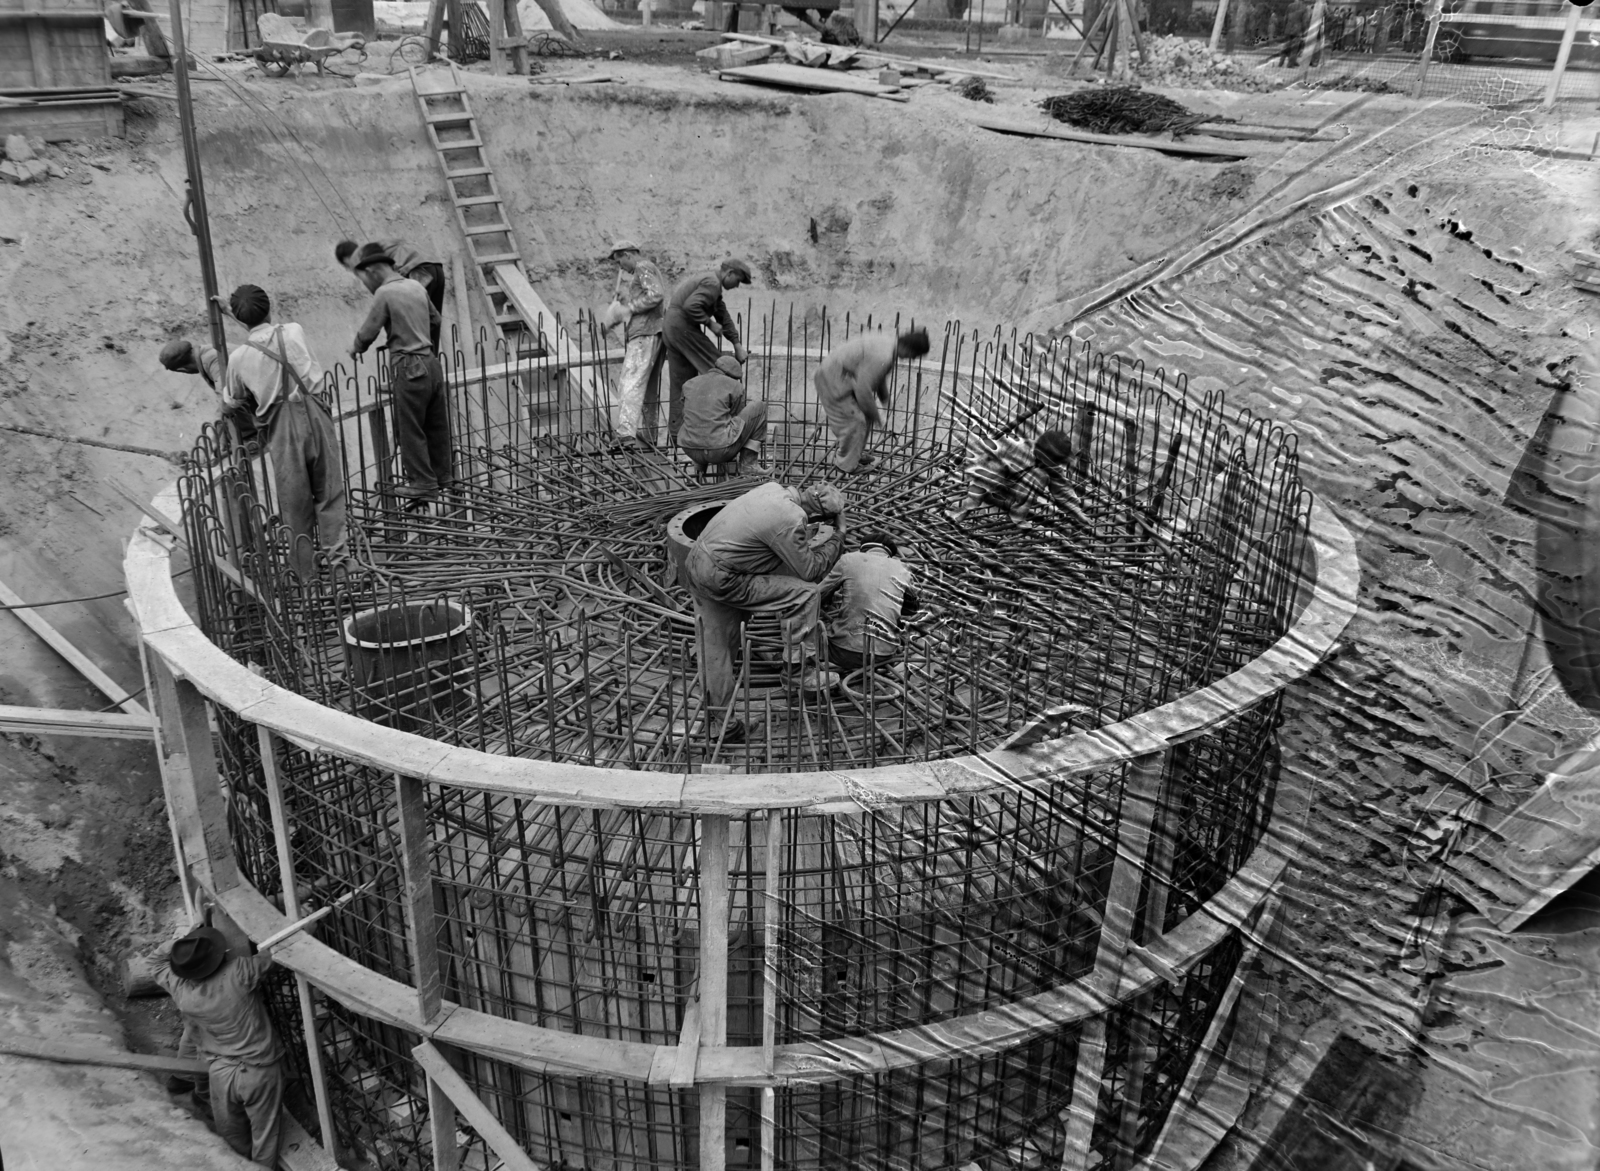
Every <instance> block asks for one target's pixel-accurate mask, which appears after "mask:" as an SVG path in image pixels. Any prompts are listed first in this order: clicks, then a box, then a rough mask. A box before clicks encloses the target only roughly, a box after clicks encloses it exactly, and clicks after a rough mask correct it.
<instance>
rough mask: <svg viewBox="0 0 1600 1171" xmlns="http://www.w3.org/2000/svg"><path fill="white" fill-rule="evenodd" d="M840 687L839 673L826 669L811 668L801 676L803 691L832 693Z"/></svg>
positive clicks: (801, 688)
mask: <svg viewBox="0 0 1600 1171" xmlns="http://www.w3.org/2000/svg"><path fill="white" fill-rule="evenodd" d="M837 686H839V673H838V672H837V671H830V670H828V668H826V667H811V668H809V669H808V670H806V671H805V672H804V673H803V674H802V675H801V676H800V690H801V691H814V692H819V693H820V692H823V691H832V690H833V689H834V688H835V687H837Z"/></svg>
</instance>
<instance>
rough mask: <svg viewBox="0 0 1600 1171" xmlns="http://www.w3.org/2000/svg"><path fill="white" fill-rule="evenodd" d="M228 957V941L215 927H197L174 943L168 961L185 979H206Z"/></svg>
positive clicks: (176, 972) (177, 973)
mask: <svg viewBox="0 0 1600 1171" xmlns="http://www.w3.org/2000/svg"><path fill="white" fill-rule="evenodd" d="M227 958H228V941H227V939H226V938H225V937H224V936H223V934H222V932H220V931H218V930H217V929H216V928H215V927H196V928H195V929H194V930H193V931H191V932H189V934H187V935H185V936H184V937H183V938H182V939H180V940H178V941H177V942H176V943H174V944H173V945H172V954H171V955H170V956H168V957H167V963H168V964H170V965H171V967H172V974H173V975H174V976H179V977H181V978H182V979H185V980H204V979H206V978H207V977H208V976H211V975H213V974H214V973H215V972H216V970H217V969H218V968H220V967H222V962H223V961H224V960H226V959H227Z"/></svg>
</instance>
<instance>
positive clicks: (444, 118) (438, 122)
mask: <svg viewBox="0 0 1600 1171" xmlns="http://www.w3.org/2000/svg"><path fill="white" fill-rule="evenodd" d="M471 121H472V115H471V114H470V113H468V112H467V111H466V110H457V111H455V112H454V113H451V112H450V111H446V112H445V113H442V114H438V115H435V116H434V117H431V118H429V119H428V124H429V125H430V126H448V125H449V124H450V123H452V122H471Z"/></svg>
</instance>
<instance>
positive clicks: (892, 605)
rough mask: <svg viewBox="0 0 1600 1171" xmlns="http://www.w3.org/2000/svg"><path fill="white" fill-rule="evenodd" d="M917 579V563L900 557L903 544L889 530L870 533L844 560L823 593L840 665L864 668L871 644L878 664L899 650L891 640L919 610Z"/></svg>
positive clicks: (832, 655) (831, 654) (833, 653)
mask: <svg viewBox="0 0 1600 1171" xmlns="http://www.w3.org/2000/svg"><path fill="white" fill-rule="evenodd" d="M914 580H915V575H914V574H913V573H912V572H911V567H910V566H908V565H907V564H906V563H905V562H904V561H901V560H900V547H899V546H898V545H896V544H895V542H894V540H893V539H892V538H891V537H889V536H888V534H886V533H868V534H867V535H866V536H864V537H862V538H861V546H860V548H858V549H856V550H855V551H854V552H851V553H846V554H845V555H844V556H843V557H841V558H839V560H838V561H837V562H836V563H835V564H834V567H833V568H832V569H831V570H829V571H828V576H827V577H825V578H823V579H822V585H821V587H820V588H819V589H818V591H817V592H818V594H820V595H821V598H822V607H823V621H824V623H825V624H826V626H827V629H828V658H829V659H831V660H832V662H833V665H834V666H836V667H838V668H840V669H841V670H844V671H855V670H857V669H859V668H861V667H864V666H865V665H866V661H867V648H868V646H869V645H870V646H871V649H872V658H873V661H874V662H878V663H883V662H887V661H889V660H892V659H893V658H895V656H896V655H898V654H899V652H900V647H899V645H898V644H897V643H894V642H890V641H888V639H889V637H893V636H896V635H898V634H899V632H900V620H901V619H902V618H909V617H910V616H911V615H912V614H915V613H916V612H917V609H918V606H919V603H918V600H917V591H916V588H915V587H914V586H913V584H912V583H913V581H914ZM869 638H870V644H869Z"/></svg>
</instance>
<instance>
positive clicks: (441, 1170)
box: [428, 0, 461, 1171]
mask: <svg viewBox="0 0 1600 1171" xmlns="http://www.w3.org/2000/svg"><path fill="white" fill-rule="evenodd" d="M434 3H435V5H436V6H438V5H440V4H442V3H443V0H434ZM428 1136H429V1138H430V1139H431V1140H432V1146H433V1171H460V1168H461V1147H460V1146H459V1145H458V1144H457V1143H456V1104H455V1103H454V1102H452V1101H451V1100H450V1095H449V1094H447V1093H445V1092H444V1088H443V1087H442V1086H440V1085H439V1083H438V1082H436V1081H434V1080H433V1079H432V1078H429V1079H428Z"/></svg>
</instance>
